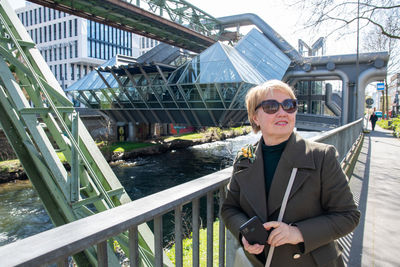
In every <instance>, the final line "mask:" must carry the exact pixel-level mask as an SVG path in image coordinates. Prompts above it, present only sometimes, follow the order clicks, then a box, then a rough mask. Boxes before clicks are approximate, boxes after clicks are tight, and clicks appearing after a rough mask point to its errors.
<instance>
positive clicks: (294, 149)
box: [268, 133, 315, 216]
mask: <svg viewBox="0 0 400 267" xmlns="http://www.w3.org/2000/svg"><path fill="white" fill-rule="evenodd" d="M293 168H298V171H297V174H296V178H295V180H294V183H293V187H292V189H291V191H290V195H289V200H290V198H291V197H292V196H293V195H294V194H295V193H296V192H297V190H298V189H299V188H300V187H301V186H302V184H303V183H304V182H305V181H306V180H307V177H308V175H309V173H308V172H307V171H304V170H303V169H315V165H314V160H313V155H312V153H311V151H309V150H308V148H307V146H306V143H305V140H304V139H303V138H301V137H300V136H299V135H298V134H296V133H292V135H291V136H290V137H289V141H288V143H287V144H286V147H285V149H284V151H283V153H282V156H281V158H280V160H279V163H278V166H277V167H276V170H275V174H274V178H273V180H272V184H271V188H270V191H269V195H268V216H271V214H273V213H274V212H275V211H276V210H277V209H279V208H280V207H281V204H282V200H283V196H284V194H285V191H286V188H287V185H288V182H289V179H290V174H291V173H292V169H293Z"/></svg>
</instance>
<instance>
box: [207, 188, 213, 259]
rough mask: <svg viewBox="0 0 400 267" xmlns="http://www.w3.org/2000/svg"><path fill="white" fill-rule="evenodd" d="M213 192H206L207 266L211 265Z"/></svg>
mask: <svg viewBox="0 0 400 267" xmlns="http://www.w3.org/2000/svg"><path fill="white" fill-rule="evenodd" d="M213 196H214V192H208V193H207V267H212V266H213V233H214V231H213V222H214V198H213Z"/></svg>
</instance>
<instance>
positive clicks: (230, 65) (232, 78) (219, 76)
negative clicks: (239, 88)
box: [169, 42, 266, 84]
mask: <svg viewBox="0 0 400 267" xmlns="http://www.w3.org/2000/svg"><path fill="white" fill-rule="evenodd" d="M177 76H179V77H177ZM265 80H266V79H265V77H264V76H263V75H261V74H260V73H259V72H258V71H257V70H256V69H255V68H254V67H253V66H252V65H251V64H249V62H248V61H247V60H246V59H245V58H244V57H243V56H242V55H241V54H240V53H238V51H236V50H235V48H233V47H230V46H227V45H225V44H223V43H220V42H217V43H215V44H214V45H212V46H210V47H209V48H207V49H206V50H205V51H204V52H202V53H201V54H200V55H198V56H197V57H195V58H193V59H192V60H191V61H190V62H188V63H187V64H185V65H183V66H181V67H180V68H179V69H177V70H176V71H175V73H174V75H172V76H171V78H170V80H169V83H173V84H174V83H178V84H192V83H201V84H205V83H232V82H246V83H250V84H259V83H262V82H264V81H265Z"/></svg>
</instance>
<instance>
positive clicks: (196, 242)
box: [192, 198, 200, 267]
mask: <svg viewBox="0 0 400 267" xmlns="http://www.w3.org/2000/svg"><path fill="white" fill-rule="evenodd" d="M199 202H200V201H199V199H198V198H196V199H193V202H192V225H193V230H192V231H193V233H192V244H193V251H192V255H193V267H199V266H200V257H199V253H200V237H199V230H200V226H199V217H200V208H199V207H200V204H199Z"/></svg>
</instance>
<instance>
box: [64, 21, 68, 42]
mask: <svg viewBox="0 0 400 267" xmlns="http://www.w3.org/2000/svg"><path fill="white" fill-rule="evenodd" d="M64 38H67V22H66V21H64Z"/></svg>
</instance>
